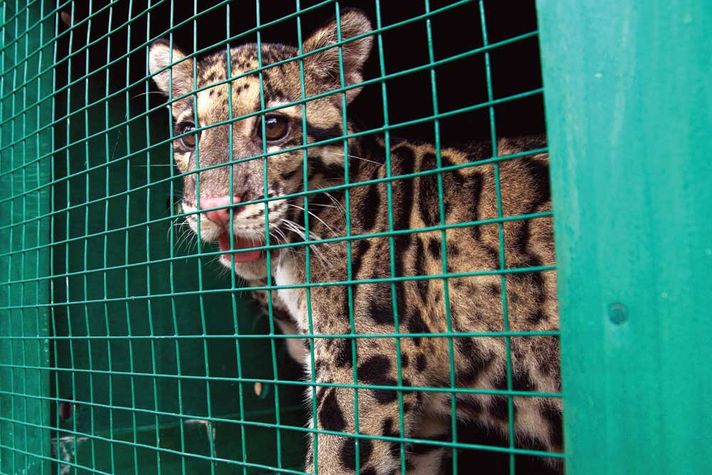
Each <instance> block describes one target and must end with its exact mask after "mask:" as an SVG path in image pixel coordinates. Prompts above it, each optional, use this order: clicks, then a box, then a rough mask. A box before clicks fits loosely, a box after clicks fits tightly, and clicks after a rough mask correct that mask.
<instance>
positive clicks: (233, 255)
mask: <svg viewBox="0 0 712 475" xmlns="http://www.w3.org/2000/svg"><path fill="white" fill-rule="evenodd" d="M260 245H262V243H261V242H260V241H255V240H253V239H248V238H240V237H237V236H235V235H233V237H232V246H230V233H228V232H227V231H224V232H223V233H222V234H220V236H219V237H218V247H219V248H220V251H222V252H223V254H222V255H221V256H220V259H222V260H223V261H224V262H226V263H228V264H229V263H231V262H233V259H234V260H235V262H236V263H243V262H254V261H256V260H258V259H260V257H262V251H261V250H259V249H255V250H250V251H241V250H242V249H250V248H255V247H259V246H260Z"/></svg>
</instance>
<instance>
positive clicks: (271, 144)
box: [149, 10, 373, 279]
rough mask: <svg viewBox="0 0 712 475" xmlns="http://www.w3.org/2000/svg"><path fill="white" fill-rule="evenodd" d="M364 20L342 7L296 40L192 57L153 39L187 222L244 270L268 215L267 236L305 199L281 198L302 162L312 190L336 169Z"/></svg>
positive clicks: (299, 180) (358, 77)
mask: <svg viewBox="0 0 712 475" xmlns="http://www.w3.org/2000/svg"><path fill="white" fill-rule="evenodd" d="M370 30H371V24H370V21H369V20H368V18H367V17H366V16H364V15H363V14H362V13H360V12H358V11H356V10H349V11H347V12H345V13H343V14H342V15H341V17H340V28H338V29H337V23H336V21H335V20H333V21H331V22H329V23H328V24H326V25H324V26H322V27H321V28H319V29H317V30H316V31H315V32H314V33H313V34H312V35H311V36H309V38H308V39H307V40H306V41H304V42H303V43H302V45H301V48H300V49H298V48H296V47H293V46H285V45H282V44H264V43H263V44H262V45H261V48H260V49H258V47H257V45H255V44H246V45H242V46H238V47H233V48H230V49H229V50H228V48H227V47H222V48H218V50H217V51H216V52H214V53H212V54H209V55H207V56H206V57H204V58H203V59H200V60H194V59H193V58H190V57H188V56H187V55H186V54H185V53H183V52H182V51H181V50H180V49H177V48H175V47H172V45H171V44H170V43H169V42H168V41H166V40H158V41H156V42H154V43H153V44H152V45H151V47H150V54H149V69H150V72H151V74H152V77H153V80H154V82H155V83H156V85H157V86H158V89H159V90H160V91H161V92H162V93H163V94H165V95H166V96H168V97H169V100H170V101H171V102H170V107H171V110H172V115H173V120H174V136H175V140H174V142H173V153H174V159H175V163H176V166H177V167H178V169H179V170H180V172H181V173H182V174H183V202H182V205H183V210H184V211H185V212H186V213H187V216H186V219H187V222H188V223H189V225H190V227H191V228H192V229H193V230H194V231H195V232H196V233H199V235H200V237H201V238H202V239H203V240H204V241H207V242H216V241H217V242H218V243H219V247H220V249H221V251H225V253H224V254H222V256H221V259H220V260H221V262H222V263H223V264H224V265H226V266H228V267H233V265H234V268H235V270H236V272H238V274H240V275H242V276H243V277H245V278H248V279H250V278H261V277H263V276H264V274H265V273H266V269H265V265H264V257H263V253H261V252H260V251H241V249H246V248H251V247H253V248H254V247H257V246H259V245H261V244H262V243H263V242H264V241H265V235H266V228H267V225H266V222H267V221H268V223H269V225H268V229H269V232H270V235H284V231H285V228H289V226H291V224H290V222H289V216H290V215H291V211H290V208H292V207H294V206H299V201H300V200H299V198H298V197H297V198H294V197H293V198H291V199H282V198H281V197H284V196H288V195H292V194H294V193H297V194H299V192H302V191H303V190H304V177H305V172H306V176H307V182H308V186H309V189H315V188H319V187H323V186H328V183H325V182H328V180H329V176H334V175H337V176H341V175H343V165H344V143H343V140H339V137H341V136H342V135H344V134H347V133H348V132H349V130H350V126H349V125H348V123H346V124H344V122H343V115H342V112H343V107H344V105H345V104H348V103H350V102H351V101H353V99H354V98H355V97H356V96H357V95H358V94H359V92H360V87H359V86H358V84H359V83H361V82H362V81H363V75H362V71H363V66H364V63H365V61H366V60H367V59H368V56H369V53H370V51H371V45H372V42H373V40H372V37H371V36H370V35H368V33H369V32H370ZM339 34H340V38H341V43H339ZM349 39H351V41H349ZM300 50H301V51H300ZM300 53H301V58H299V57H298V56H299V55H300ZM295 57H297V58H295ZM344 88H345V89H344ZM314 96H316V97H314ZM285 104H290V105H288V106H285ZM344 125H346V127H344ZM345 128H346V130H344V129H345ZM315 142H323V144H321V145H318V146H314V147H306V148H305V147H304V144H305V143H315ZM305 164H306V170H305ZM265 169H266V172H265ZM339 173H340V174H341V175H339ZM265 203H267V204H268V210H267V212H268V215H269V219H268V220H266V219H265ZM233 261H234V262H233Z"/></svg>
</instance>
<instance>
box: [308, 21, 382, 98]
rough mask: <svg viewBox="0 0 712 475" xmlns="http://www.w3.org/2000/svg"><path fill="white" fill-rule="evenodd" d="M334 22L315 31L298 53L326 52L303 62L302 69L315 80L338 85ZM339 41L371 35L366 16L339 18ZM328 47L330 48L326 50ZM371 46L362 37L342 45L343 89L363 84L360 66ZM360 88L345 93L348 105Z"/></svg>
mask: <svg viewBox="0 0 712 475" xmlns="http://www.w3.org/2000/svg"><path fill="white" fill-rule="evenodd" d="M336 27H337V25H336V19H334V20H332V21H330V22H329V23H327V24H326V25H324V26H322V27H321V28H318V29H317V30H316V31H315V32H314V33H312V35H311V36H310V37H309V38H307V40H306V41H304V43H303V45H302V50H303V52H304V53H305V54H306V53H308V52H310V51H314V50H319V49H322V48H326V49H324V50H323V51H320V52H318V53H315V54H313V55H310V56H307V57H306V58H304V65H305V67H306V68H308V70H309V72H310V73H311V74H314V75H315V76H316V77H317V80H320V81H323V82H329V83H332V84H335V85H336V87H338V86H339V84H340V79H339V75H340V68H339V48H338V46H336V45H335V44H336V43H337V42H338V34H337V28H336ZM340 31H341V41H346V40H348V39H349V38H353V37H355V36H360V35H364V34H366V33H368V32H370V31H371V22H370V20H369V19H368V17H367V16H366V15H364V14H363V13H362V12H360V11H358V10H348V11H346V12H345V13H343V14H342V15H341V18H340ZM330 45H332V46H331V47H329V46H330ZM372 45H373V37H372V36H370V35H369V36H364V37H362V38H359V39H357V40H354V41H350V42H348V43H344V44H343V45H342V58H343V65H344V82H345V85H352V84H358V83H360V82H362V81H363V66H364V63H365V62H366V60H367V59H368V56H369V55H370V53H371V46H372ZM360 91H361V88H354V89H349V90H348V91H347V92H346V97H347V100H348V102H351V101H352V100H353V99H354V98H356V96H357V95H358V93H359V92H360Z"/></svg>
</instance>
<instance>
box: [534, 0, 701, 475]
mask: <svg viewBox="0 0 712 475" xmlns="http://www.w3.org/2000/svg"><path fill="white" fill-rule="evenodd" d="M538 9H539V10H538V15H539V26H540V32H541V48H542V59H543V76H544V86H545V95H546V108H547V122H548V131H549V137H550V146H551V156H552V167H553V168H552V178H553V196H554V205H555V209H556V213H557V214H556V218H557V219H556V245H557V254H558V256H557V261H558V269H559V282H560V288H559V295H560V301H561V314H562V345H563V348H562V357H563V371H564V373H563V377H564V384H565V388H564V389H565V390H564V404H565V420H566V422H565V429H566V437H565V441H566V452H567V460H568V465H567V467H568V473H570V474H573V475H576V474H587V475H588V474H597V473H665V474H669V473H708V472H709V460H710V459H711V458H712V436H711V435H710V434H711V433H712V411H710V410H709V395H710V393H712V365H710V361H712V345H710V335H711V334H712V310H711V309H712V185H711V183H712V181H711V179H710V177H711V176H712V160H710V158H709V157H710V156H712V134H711V131H712V109H711V108H710V105H712V78H711V77H710V72H711V71H712V29H711V28H710V25H711V24H712V3H710V2H709V1H708V0H684V1H670V0H649V1H645V2H641V1H638V0H601V1H597V2H586V1H583V2H582V1H580V0H539V1H538Z"/></svg>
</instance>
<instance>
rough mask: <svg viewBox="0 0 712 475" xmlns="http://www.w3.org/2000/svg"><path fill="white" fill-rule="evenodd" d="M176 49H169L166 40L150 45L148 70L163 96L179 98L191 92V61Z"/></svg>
mask: <svg viewBox="0 0 712 475" xmlns="http://www.w3.org/2000/svg"><path fill="white" fill-rule="evenodd" d="M185 57H186V55H185V53H183V52H182V51H181V50H180V49H178V48H175V47H173V48H171V46H170V43H169V42H168V40H166V39H163V38H162V39H159V40H156V41H154V42H153V43H151V48H150V50H149V54H148V69H149V71H150V72H151V75H152V77H153V82H155V83H156V86H158V89H160V90H161V92H162V93H163V94H165V95H166V96H171V97H179V96H183V95H185V94H188V93H189V92H190V91H192V90H193V59H192V58H189V59H185Z"/></svg>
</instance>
